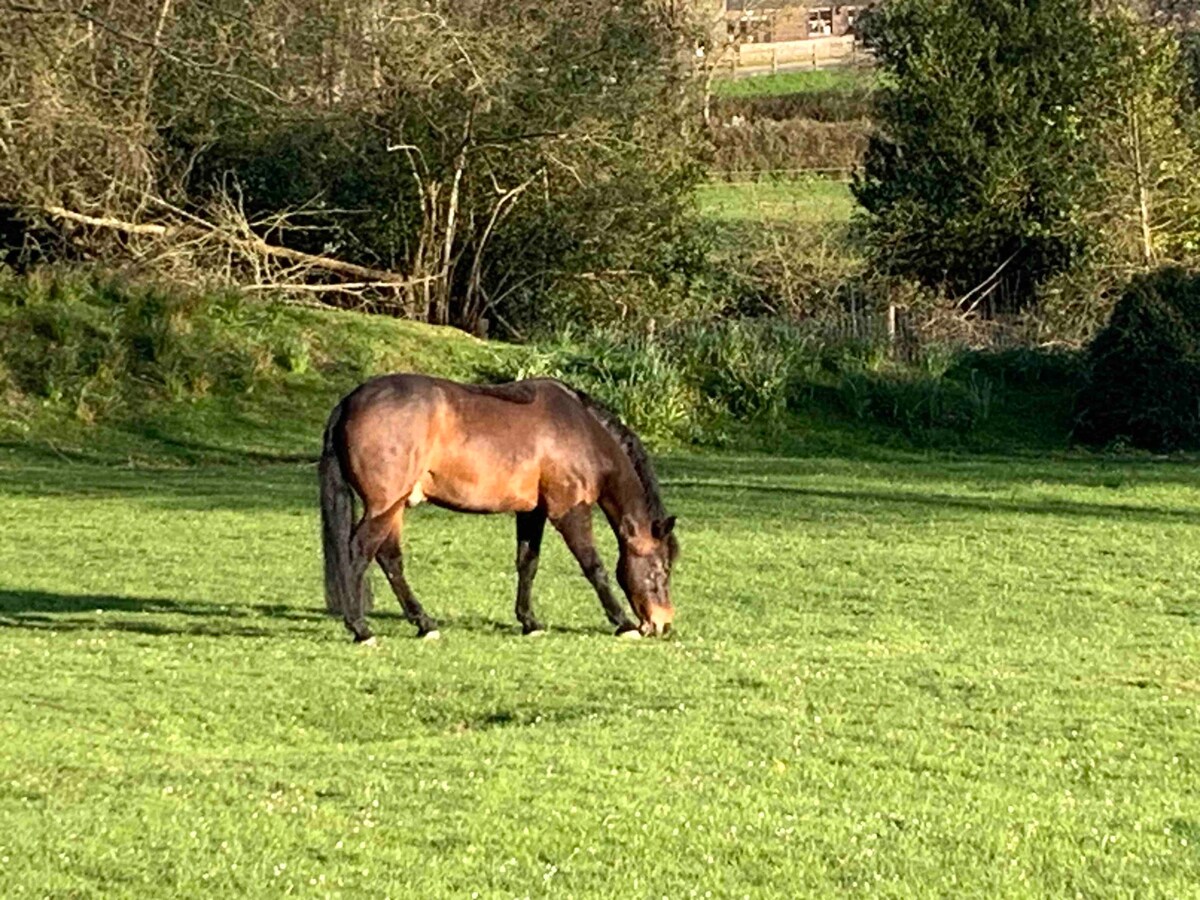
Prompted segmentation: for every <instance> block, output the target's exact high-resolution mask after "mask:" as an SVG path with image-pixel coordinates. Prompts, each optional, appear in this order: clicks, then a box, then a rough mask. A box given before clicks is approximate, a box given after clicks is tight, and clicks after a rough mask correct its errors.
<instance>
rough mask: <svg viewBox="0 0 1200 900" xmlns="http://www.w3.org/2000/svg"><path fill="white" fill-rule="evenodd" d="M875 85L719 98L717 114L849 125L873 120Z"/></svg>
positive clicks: (715, 103)
mask: <svg viewBox="0 0 1200 900" xmlns="http://www.w3.org/2000/svg"><path fill="white" fill-rule="evenodd" d="M872 90H873V85H870V84H863V85H854V86H852V87H849V88H845V89H839V90H828V91H803V92H800V93H795V94H782V95H776V96H766V97H715V98H714V99H713V113H714V115H715V116H716V117H717V118H718V119H720V120H723V121H727V120H729V119H732V118H733V117H734V116H739V117H741V118H743V119H747V120H749V121H751V122H758V121H762V120H764V119H774V120H776V121H783V120H786V119H813V120H815V121H817V122H847V121H853V120H856V119H869V118H870V117H871V112H872V109H871V103H872V99H871V92H872Z"/></svg>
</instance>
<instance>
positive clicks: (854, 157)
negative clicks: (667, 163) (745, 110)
mask: <svg viewBox="0 0 1200 900" xmlns="http://www.w3.org/2000/svg"><path fill="white" fill-rule="evenodd" d="M870 130H871V123H870V122H869V121H868V120H866V119H852V120H850V121H847V122H817V121H813V120H811V119H785V120H784V121H781V122H777V121H774V120H771V119H765V120H761V121H757V122H749V123H744V124H738V125H732V124H727V125H718V126H715V127H713V128H711V129H710V130H709V134H710V137H711V140H712V145H713V159H712V167H713V169H714V170H716V171H717V172H723V173H735V172H736V173H758V172H781V171H797V170H801V169H804V170H809V169H812V170H837V171H840V172H852V171H854V170H855V169H856V168H857V167H858V166H859V164H860V163H861V162H862V158H863V153H864V152H865V151H866V148H867V137H868V135H869V133H870Z"/></svg>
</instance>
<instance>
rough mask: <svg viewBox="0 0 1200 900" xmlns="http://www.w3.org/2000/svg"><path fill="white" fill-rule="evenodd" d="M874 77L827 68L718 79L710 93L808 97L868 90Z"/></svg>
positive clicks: (863, 72)
mask: <svg viewBox="0 0 1200 900" xmlns="http://www.w3.org/2000/svg"><path fill="white" fill-rule="evenodd" d="M874 80H875V73H874V72H873V71H871V70H870V69H854V68H830V69H811V70H806V71H803V72H777V73H775V74H774V75H753V76H748V77H743V78H718V79H716V80H714V81H713V87H712V89H713V93H714V94H716V95H717V96H718V97H781V96H784V95H786V94H810V93H821V92H827V91H855V90H863V89H865V88H870V87H871V85H872V84H873V83H874Z"/></svg>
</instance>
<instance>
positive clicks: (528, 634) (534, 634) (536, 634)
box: [525, 628, 546, 637]
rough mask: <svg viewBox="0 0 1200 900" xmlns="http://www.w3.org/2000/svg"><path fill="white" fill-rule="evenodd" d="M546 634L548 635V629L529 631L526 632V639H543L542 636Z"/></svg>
mask: <svg viewBox="0 0 1200 900" xmlns="http://www.w3.org/2000/svg"><path fill="white" fill-rule="evenodd" d="M545 633H546V629H544V628H539V629H538V630H537V631H527V632H525V637H541V636H542V635H544V634H545Z"/></svg>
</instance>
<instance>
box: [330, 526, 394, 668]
mask: <svg viewBox="0 0 1200 900" xmlns="http://www.w3.org/2000/svg"><path fill="white" fill-rule="evenodd" d="M391 519H392V517H391V516H390V515H388V514H384V515H377V514H375V515H373V514H372V513H371V512H370V510H367V512H366V513H365V514H364V515H363V517H362V519H360V520H359V522H358V524H357V525H356V526H354V533H353V534H352V535H351V536H350V591H349V595H350V596H349V602H347V604H346V608H345V609H344V610H343V611H342V618H343V621H344V622H345V623H346V630H348V631H349V632H350V633H351V634H353V635H354V641H355V643H359V644H361V643H366V642H368V641H371V640H372V639H373V635H372V634H371V629H370V628H368V627H367V618H366V614H367V611H368V610H369V608H370V604H371V589H370V584H369V583H368V581H367V569H368V568H369V567H370V565H371V561H372V560H373V559H375V557H376V555H377V554H378V553H379V548H380V546H381V545H382V543H383V541H384V539H385V538H386V537H387V534H388V531H389V529H390V527H391Z"/></svg>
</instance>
